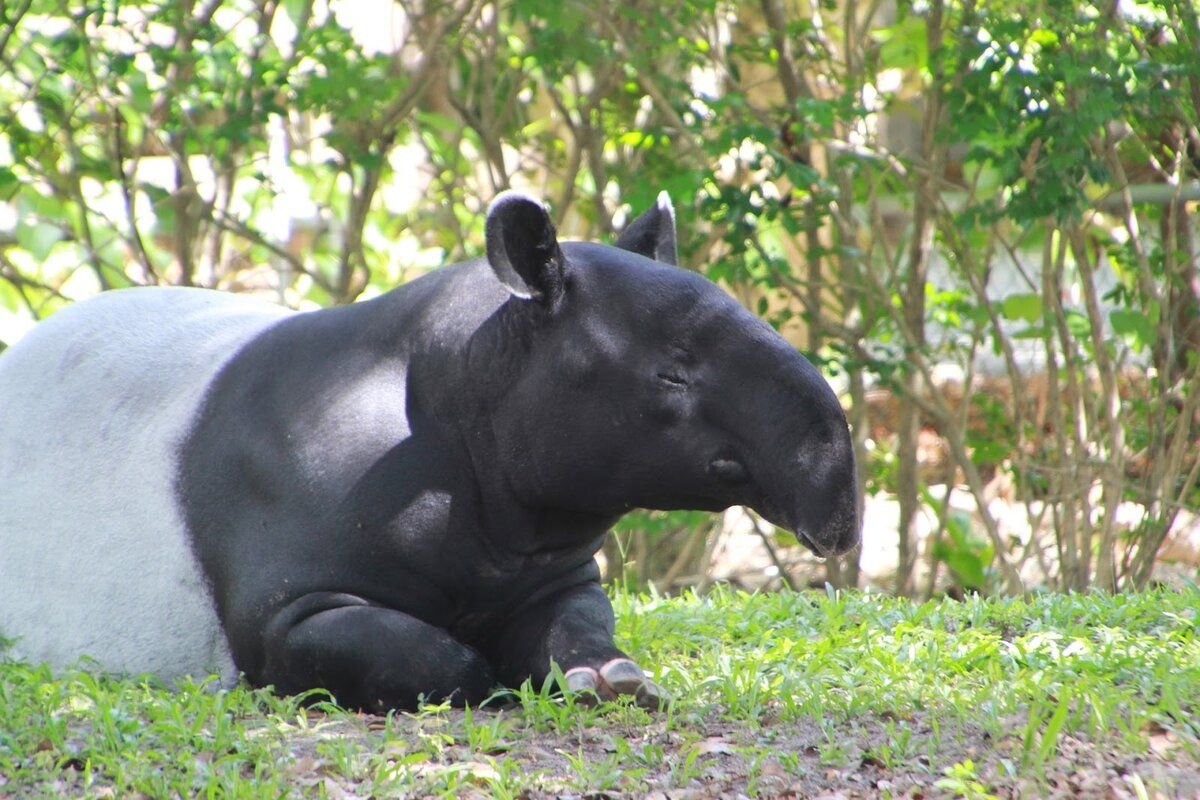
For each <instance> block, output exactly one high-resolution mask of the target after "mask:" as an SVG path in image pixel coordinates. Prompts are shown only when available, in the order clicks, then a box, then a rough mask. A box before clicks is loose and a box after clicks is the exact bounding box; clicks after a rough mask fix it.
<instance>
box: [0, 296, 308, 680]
mask: <svg viewBox="0 0 1200 800" xmlns="http://www.w3.org/2000/svg"><path fill="white" fill-rule="evenodd" d="M287 313H288V312H287V311H286V310H285V309H282V308H278V307H275V306H271V305H269V304H263V303H253V302H246V301H243V300H241V299H239V298H236V297H233V296H230V295H223V294H219V293H216V292H207V291H203V290H195V289H182V288H174V289H131V290H122V291H116V292H108V293H105V294H102V295H101V296H99V297H97V298H95V299H93V300H90V301H87V302H84V303H80V304H78V305H76V306H73V307H71V308H69V309H66V310H64V311H62V312H60V313H59V314H56V315H55V316H54V317H52V318H51V319H49V320H48V321H46V322H43V323H41V324H39V325H38V326H37V327H35V328H34V330H33V331H32V332H31V333H30V334H29V335H28V336H27V337H26V338H25V339H24V340H22V341H21V342H19V343H18V344H17V345H15V346H14V347H12V348H10V349H9V350H8V351H6V352H5V353H4V354H3V355H2V356H0V637H2V638H9V639H16V640H17V643H16V645H15V648H14V652H15V654H16V655H18V656H20V657H24V658H28V659H30V660H33V661H48V662H50V663H51V664H54V665H56V666H63V665H66V664H70V663H72V662H73V661H75V659H76V658H78V656H79V654H80V653H88V654H90V655H91V656H92V657H94V658H95V659H96V660H97V661H98V662H99V665H100V666H101V667H102V668H104V669H107V670H113V671H120V672H135V673H136V672H154V673H157V674H158V675H160V676H177V675H182V674H189V673H190V674H203V673H204V672H205V671H207V670H214V671H219V672H221V673H222V674H225V675H227V676H228V675H230V674H232V663H231V661H230V659H229V656H228V652H227V647H226V644H225V640H224V636H223V634H222V633H221V630H220V626H219V625H218V623H217V620H216V616H215V614H214V612H213V610H212V603H211V601H210V599H209V597H208V592H207V589H206V588H205V585H204V582H203V579H202V577H201V574H200V572H199V570H198V569H197V567H196V565H195V560H194V558H193V557H192V555H191V553H190V550H189V545H188V541H187V537H186V534H185V532H184V528H183V523H182V517H181V515H180V513H179V511H178V508H177V504H176V501H175V496H174V491H173V481H174V478H175V472H176V460H177V449H178V444H179V442H180V441H181V439H182V438H183V436H184V434H185V433H186V431H187V429H188V426H189V425H190V424H191V421H192V420H193V418H194V416H195V412H196V409H197V407H198V405H199V403H200V401H201V399H202V397H203V394H204V391H205V389H206V387H207V386H208V385H209V383H210V382H211V380H212V378H213V376H214V375H215V374H216V372H217V370H218V369H219V368H220V367H221V365H222V364H223V363H224V362H225V361H226V360H228V358H230V357H231V356H232V355H233V354H234V353H236V352H237V350H238V349H239V347H241V345H243V344H244V343H245V342H246V341H248V340H249V339H251V338H252V337H253V336H254V335H256V334H257V333H259V332H261V331H262V330H264V329H265V328H266V327H268V326H270V325H271V324H272V323H273V322H275V321H276V320H278V319H279V318H280V317H281V316H282V315H284V314H287ZM165 642H170V643H171V646H167V647H164V643H165Z"/></svg>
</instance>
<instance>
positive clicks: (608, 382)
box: [487, 192, 859, 555]
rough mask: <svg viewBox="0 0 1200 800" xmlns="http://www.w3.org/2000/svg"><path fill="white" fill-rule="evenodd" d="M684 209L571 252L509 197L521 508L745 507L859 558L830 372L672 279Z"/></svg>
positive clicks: (506, 237) (716, 291)
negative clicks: (607, 242) (611, 243)
mask: <svg viewBox="0 0 1200 800" xmlns="http://www.w3.org/2000/svg"><path fill="white" fill-rule="evenodd" d="M675 252H676V250H675V219H674V212H673V211H672V209H671V205H670V201H669V200H668V199H667V197H666V195H665V194H663V195H660V197H659V201H658V205H657V206H656V207H655V208H653V209H651V210H650V211H648V212H647V213H645V214H643V215H642V216H641V217H639V218H638V219H637V220H635V221H634V222H633V223H632V224H631V225H630V226H629V227H628V229H627V230H626V231H625V233H624V234H623V235H622V236H621V237H620V239H619V240H618V242H617V246H616V247H608V246H604V245H597V244H585V243H572V244H564V245H562V246H561V247H560V246H559V243H558V241H557V239H556V236H555V231H554V226H553V224H552V223H551V221H550V219H549V217H548V216H547V214H546V210H545V208H544V207H543V206H542V205H541V203H539V202H537V201H536V200H533V199H531V198H529V197H527V196H525V195H521V194H517V193H511V192H510V193H505V194H502V195H500V196H499V197H498V198H496V200H495V201H494V202H493V203H492V206H491V208H490V209H489V211H488V217H487V257H488V262H489V263H490V264H491V266H492V269H493V270H494V271H495V273H496V275H497V276H498V277H499V279H500V281H501V283H503V284H504V285H505V286H506V287H507V288H508V290H509V292H510V293H511V295H512V297H511V298H510V300H509V301H508V306H509V308H508V309H507V310H508V311H510V312H518V313H513V314H512V319H513V320H515V321H516V322H515V324H517V325H521V326H524V329H523V330H519V331H512V330H511V328H510V333H512V334H513V335H515V336H517V337H519V338H521V339H522V340H523V344H522V348H521V349H522V351H523V353H524V354H526V355H525V356H524V357H522V358H521V359H519V362H520V363H519V366H518V367H517V372H518V374H516V375H514V376H511V377H512V380H511V382H510V383H509V384H508V390H507V392H506V393H505V395H504V398H503V400H502V401H501V402H500V404H499V406H498V408H497V409H496V413H495V419H494V420H493V430H494V431H495V433H496V436H497V438H498V440H499V441H498V444H499V445H500V446H501V448H502V452H504V454H505V459H506V462H508V463H509V466H510V468H511V470H512V471H511V473H510V474H509V475H508V477H507V479H508V481H509V483H510V485H511V486H512V488H513V489H514V491H516V492H517V493H518V496H520V497H521V498H522V499H523V500H524V501H525V502H528V503H537V504H540V505H541V506H543V507H549V508H555V509H559V510H563V511H576V512H593V513H597V514H617V513H620V512H623V511H625V510H627V509H629V508H633V507H642V508H657V509H677V508H695V509H709V510H720V509H724V508H727V507H729V506H731V505H747V506H750V507H751V508H753V509H755V510H756V511H758V512H759V513H760V514H762V515H763V516H764V517H766V518H767V519H768V520H770V521H771V522H774V523H775V524H777V525H780V526H782V527H785V528H788V529H789V530H791V531H794V532H795V533H796V534H797V536H798V537H799V538H800V540H801V541H802V542H804V543H805V544H807V545H808V546H809V547H810V548H811V549H812V550H813V551H814V552H816V553H818V554H820V555H830V554H833V553H840V552H844V551H846V550H848V549H850V548H852V547H853V546H854V545H855V544H857V543H858V535H859V523H858V513H857V503H856V481H855V472H854V454H853V448H852V446H851V441H850V433H849V430H848V428H847V425H846V417H845V414H844V413H843V411H842V408H841V405H840V404H839V403H838V400H837V397H836V396H834V393H833V391H832V390H831V389H830V388H829V385H828V384H827V383H826V382H825V380H824V378H823V377H822V376H821V374H820V373H819V372H818V371H817V370H816V369H815V368H814V367H813V366H812V364H810V363H809V362H808V361H807V360H805V359H804V357H803V356H801V355H800V354H799V353H798V352H797V351H796V349H795V348H794V347H792V346H791V345H789V344H788V343H787V342H786V341H785V340H784V339H783V338H781V337H780V336H779V335H778V334H776V333H775V331H773V330H772V329H771V328H770V327H769V326H768V325H766V324H765V323H763V322H762V321H761V320H759V319H758V318H757V317H755V316H754V315H752V314H750V313H749V312H748V311H746V310H745V309H744V308H742V307H741V306H740V305H739V304H738V303H737V302H736V301H735V300H733V298H731V297H730V296H729V295H728V294H726V293H725V292H724V291H723V290H721V289H720V288H719V287H718V286H717V285H716V284H714V283H712V282H711V281H708V280H706V279H705V278H703V277H701V276H700V275H697V274H696V273H694V272H690V271H688V270H686V269H682V268H680V267H678V266H676V265H675V261H676V255H675Z"/></svg>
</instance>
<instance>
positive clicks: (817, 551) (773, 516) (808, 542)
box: [754, 497, 838, 558]
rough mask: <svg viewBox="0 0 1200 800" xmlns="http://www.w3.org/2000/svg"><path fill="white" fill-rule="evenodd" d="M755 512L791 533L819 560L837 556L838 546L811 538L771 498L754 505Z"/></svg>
mask: <svg viewBox="0 0 1200 800" xmlns="http://www.w3.org/2000/svg"><path fill="white" fill-rule="evenodd" d="M754 510H755V511H757V512H758V513H759V514H761V515H762V518H763V519H765V520H766V521H767V522H770V523H771V524H772V525H778V526H779V527H780V528H783V529H785V530H789V531H791V532H792V533H793V534H794V535H795V536H796V539H797V541H799V542H800V544H802V545H804V546H805V547H807V548H808V549H809V550H811V551H812V552H813V554H814V555H816V556H818V557H819V558H828V557H829V556H832V555H836V554H837V552H838V549H837V546H836V545H826V544H821V543H820V542H818V541H817V540H815V539H814V538H813V537H811V536H809V535H808V533H807V532H806V531H805V530H804V528H803V527H802V526H800V525H799V524H797V523H796V522H794V521H792V520H791V519H789V518H788V515H786V514H784V513H783V511H782V510H781V509H780V507H779V506H778V505H777V504H775V503H774V502H773V501H772V500H771V498H769V497H768V498H765V499H764V500H763V501H762V502H761V503H756V504H755V505H754Z"/></svg>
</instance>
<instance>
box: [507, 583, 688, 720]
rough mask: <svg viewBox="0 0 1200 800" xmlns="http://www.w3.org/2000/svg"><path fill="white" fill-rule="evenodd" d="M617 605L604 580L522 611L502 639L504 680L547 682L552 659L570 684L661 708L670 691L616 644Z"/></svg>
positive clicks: (572, 686) (576, 687)
mask: <svg viewBox="0 0 1200 800" xmlns="http://www.w3.org/2000/svg"><path fill="white" fill-rule="evenodd" d="M613 625H614V618H613V610H612V604H611V603H610V602H609V601H608V596H607V595H605V594H604V590H603V589H602V588H600V584H599V583H584V584H580V585H577V586H573V587H571V588H569V589H566V590H564V591H562V592H559V593H558V594H555V595H553V596H551V597H549V598H546V599H544V600H540V601H539V602H538V603H536V604H535V605H533V606H530V607H528V608H526V609H523V610H522V611H521V612H519V613H518V614H517V615H516V617H515V618H514V620H513V621H512V623H511V624H509V626H508V627H507V629H506V630H505V632H504V635H503V636H502V637H501V638H500V639H499V644H498V645H497V649H498V650H500V652H499V654H498V655H497V656H496V657H495V661H496V663H497V664H499V668H498V669H499V673H500V679H501V680H502V681H503V682H504V683H506V684H508V685H511V686H516V685H519V684H520V683H522V682H523V681H524V680H525V679H526V678H530V679H532V681H533V683H534V685H541V683H542V682H543V681H545V679H546V676H547V675H548V674H549V673H550V669H551V663H554V664H557V665H558V667H559V668H560V669H561V670H562V671H563V672H564V673H565V676H566V679H567V686H568V688H570V689H574V690H576V691H585V692H595V693H596V695H597V696H599V697H600V698H602V699H606V700H608V699H613V698H615V697H616V696H618V695H632V696H633V697H634V698H635V699H636V700H637V703H638V704H639V705H641V706H644V707H646V708H652V709H657V708H660V707H662V706H663V705H665V704H666V703H667V702H668V698H667V695H666V693H665V692H663V690H662V689H661V688H660V687H659V686H658V685H657V684H656V683H654V681H652V680H650V679H649V678H647V677H646V675H645V673H644V672H642V669H641V668H640V667H639V666H638V665H637V664H635V663H634V662H633V661H632V660H630V658H629V656H627V655H625V654H624V653H623V652H621V651H620V650H619V649H617V646H616V645H614V644H613Z"/></svg>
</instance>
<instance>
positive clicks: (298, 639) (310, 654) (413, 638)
mask: <svg viewBox="0 0 1200 800" xmlns="http://www.w3.org/2000/svg"><path fill="white" fill-rule="evenodd" d="M350 600H351V602H352V603H353V601H354V600H358V598H350ZM329 605H330V603H329V602H328V600H327V599H326V598H325V597H315V596H311V595H310V596H309V597H308V598H302V599H301V601H298V602H297V603H293V604H292V605H291V606H289V607H288V608H287V609H284V611H283V612H281V613H280V615H279V616H278V617H277V618H276V621H275V623H273V624H272V626H271V630H270V633H269V634H268V637H267V646H268V647H267V652H268V653H269V655H268V657H267V661H266V669H265V670H264V672H265V674H264V675H263V676H261V677H262V681H261V682H263V683H273V684H275V687H276V689H277V690H278V691H281V692H285V693H294V692H299V691H303V690H305V689H309V688H311V687H314V686H319V687H322V688H325V689H328V690H329V691H330V692H332V693H333V695H334V697H335V698H336V699H337V701H338V702H339V703H340V704H342V705H344V706H350V707H353V708H361V709H364V710H368V711H374V712H379V713H383V712H386V711H387V710H389V709H393V708H415V707H416V706H417V704H418V702H419V700H420V699H422V698H423V699H425V700H427V701H431V702H436V701H441V700H445V699H448V700H450V701H451V702H452V703H454V704H455V705H462V704H463V703H478V702H481V701H482V700H484V699H486V698H487V696H488V694H489V692H490V690H491V689H492V688H493V686H494V685H495V680H494V677H493V673H492V669H491V667H490V665H489V664H488V663H487V661H486V660H485V659H484V658H483V657H482V656H481V655H480V654H479V653H478V652H476V651H475V650H474V649H473V648H471V647H470V646H468V645H466V644H463V643H462V642H459V641H458V640H457V639H454V638H453V637H452V636H451V635H450V634H449V633H448V632H447V631H445V630H443V629H442V628H438V627H436V626H434V625H430V624H428V623H425V622H422V621H421V620H419V619H417V618H415V617H412V616H409V615H408V614H404V613H402V612H399V611H395V610H393V609H389V608H383V607H380V606H375V605H368V604H366V603H365V602H364V601H360V603H354V604H346V605H339V606H336V607H327V606H329ZM305 606H308V610H312V608H313V607H314V606H316V607H318V608H320V610H316V611H315V613H310V614H308V615H307V616H305V615H303V612H302V613H299V614H298V613H297V608H300V609H303V608H304V607H305ZM323 606H324V607H323ZM322 607H323V608H322Z"/></svg>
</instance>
